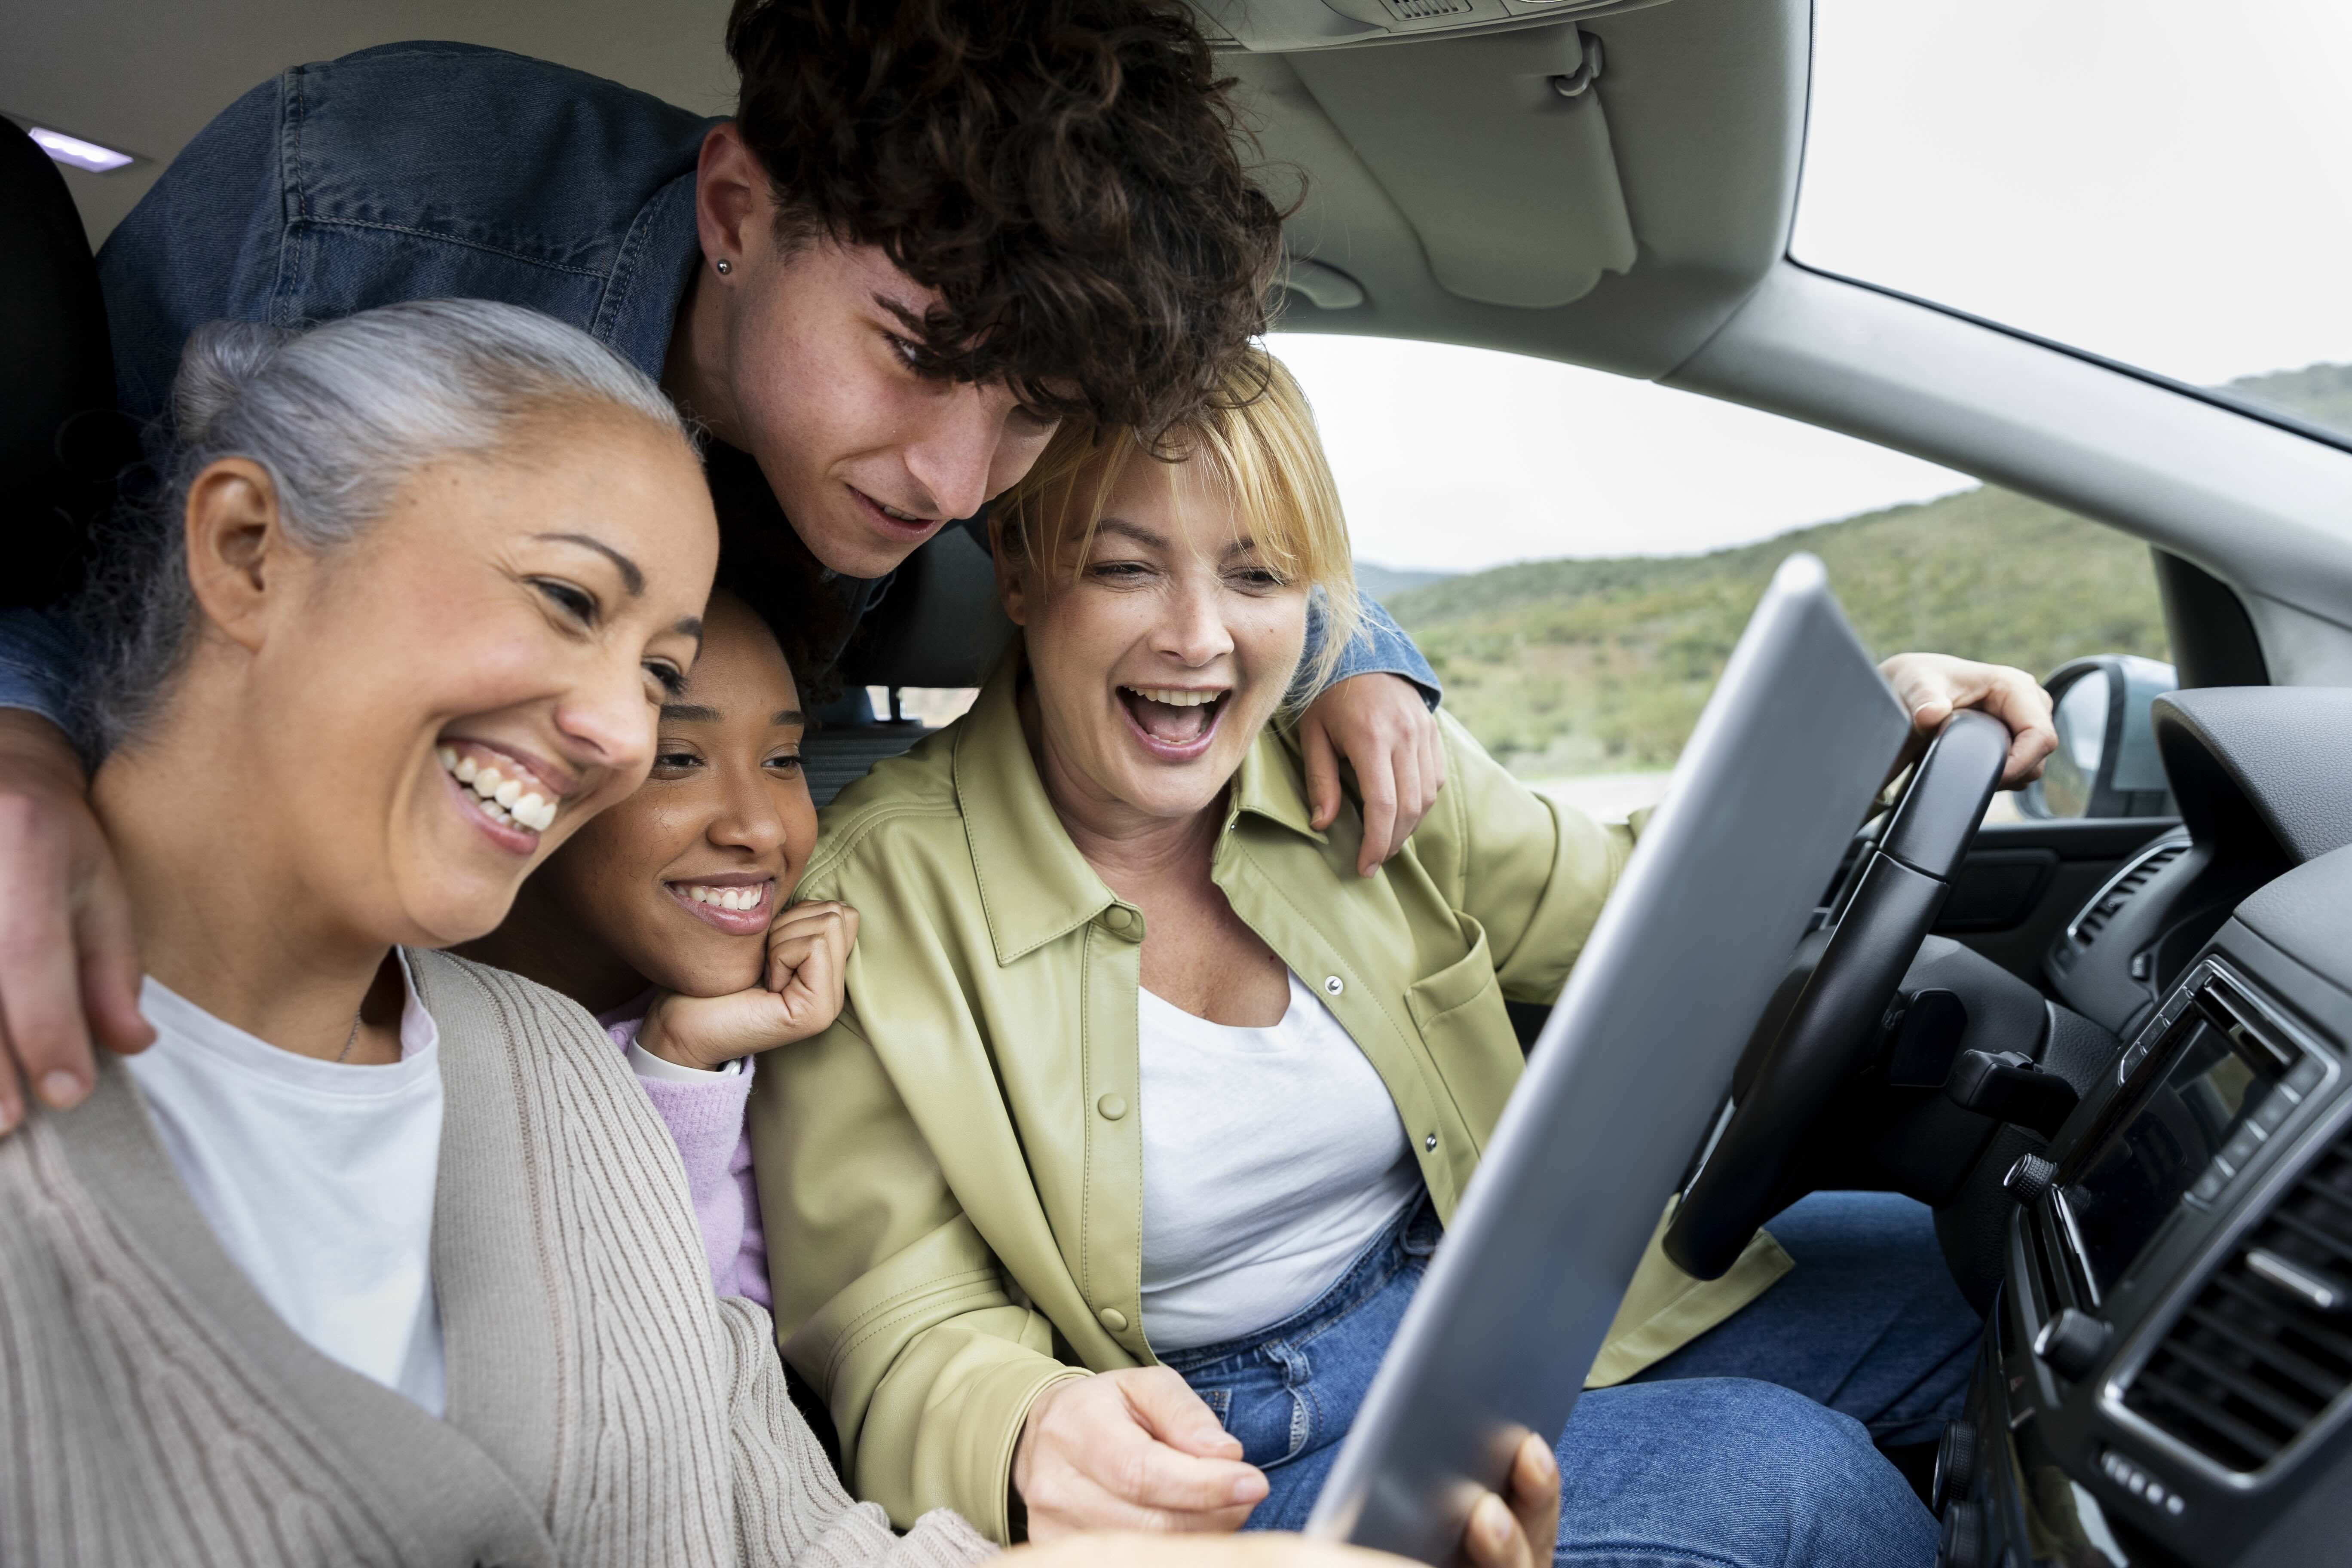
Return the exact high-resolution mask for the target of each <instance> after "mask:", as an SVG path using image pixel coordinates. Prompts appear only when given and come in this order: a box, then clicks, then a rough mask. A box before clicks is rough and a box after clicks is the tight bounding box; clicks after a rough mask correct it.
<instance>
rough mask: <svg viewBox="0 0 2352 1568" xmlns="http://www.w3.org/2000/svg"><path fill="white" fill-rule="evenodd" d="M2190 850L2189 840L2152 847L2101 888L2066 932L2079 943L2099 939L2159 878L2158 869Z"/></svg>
mask: <svg viewBox="0 0 2352 1568" xmlns="http://www.w3.org/2000/svg"><path fill="white" fill-rule="evenodd" d="M2188 853H2189V844H2188V841H2187V840H2185V839H2182V840H2179V841H2177V842H2174V843H2169V844H2159V845H2158V846H2157V847H2155V848H2154V849H2151V850H2149V851H2148V852H2147V854H2146V855H2144V856H2142V857H2141V858H2139V859H2137V860H2136V861H2134V862H2133V863H2132V864H2131V865H2130V866H2128V867H2126V868H2125V869H2124V872H2123V874H2122V875H2121V876H2119V877H2117V878H2116V879H2115V880H2114V881H2112V882H2109V883H2108V884H2107V885H2106V886H2105V887H2104V888H2102V889H2099V896H2098V897H2097V898H2095V899H2093V900H2091V907H2090V908H2089V909H2086V910H2084V911H2083V912H2082V913H2081V914H2079V915H2076V916H2075V917H2074V924H2073V925H2071V926H2069V927H2067V928H2066V934H2067V935H2068V936H2069V937H2072V938H2073V939H2074V945H2075V946H2077V947H2088V946H2090V945H2091V943H2092V942H2095V941H2096V940H2097V939H2098V935H2099V932H2100V931H2104V930H2105V929H2106V925H2107V922H2108V921H2111V920H2113V919H2115V918H2116V914H2117V913H2119V912H2120V911H2121V910H2122V909H2123V907H2124V906H2125V905H2126V904H2127V903H2130V902H2131V901H2132V900H2133V899H2134V898H2135V897H2137V895H2138V893H2139V890H2140V889H2142V888H2145V887H2147V885H2148V884H2149V883H2150V882H2152V881H2154V880H2156V874H2157V873H2158V871H2161V870H2163V869H2164V868H2166V867H2167V866H2169V865H2171V864H2172V863H2173V862H2174V861H2175V860H2178V859H2179V858H2181V857H2182V856H2183V855H2186V854H2188Z"/></svg>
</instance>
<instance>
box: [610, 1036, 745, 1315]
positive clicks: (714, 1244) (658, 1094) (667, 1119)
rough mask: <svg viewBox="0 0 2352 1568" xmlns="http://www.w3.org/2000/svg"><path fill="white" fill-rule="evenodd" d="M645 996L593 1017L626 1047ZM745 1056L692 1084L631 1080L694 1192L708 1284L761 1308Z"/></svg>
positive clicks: (643, 1077) (646, 1077) (615, 1041)
mask: <svg viewBox="0 0 2352 1568" xmlns="http://www.w3.org/2000/svg"><path fill="white" fill-rule="evenodd" d="M646 1000H647V999H646V998H644V997H640V998H639V999H638V1000H636V1001H635V1002H633V1003H631V1004H630V1005H628V1006H626V1007H623V1008H620V1009H618V1010H617V1011H615V1012H612V1013H607V1014H604V1016H601V1017H599V1018H598V1019H597V1020H596V1021H597V1022H598V1023H600V1024H602V1025H604V1032H605V1033H606V1034H607V1035H610V1036H611V1037H612V1038H613V1044H614V1045H615V1046H618V1047H620V1048H621V1049H622V1050H623V1051H626V1050H627V1049H628V1048H629V1047H631V1046H633V1045H635V1043H636V1038H637V1029H638V1026H640V1025H642V1024H643V1023H644V1022H645V1021H646ZM752 1060H753V1058H749V1057H746V1058H744V1059H743V1066H742V1069H741V1070H740V1071H738V1072H731V1073H706V1074H703V1075H701V1076H699V1077H698V1079H696V1080H695V1081H694V1082H692V1083H682V1082H677V1081H674V1080H672V1079H661V1078H654V1077H651V1076H649V1075H648V1074H646V1073H644V1072H640V1073H639V1074H638V1075H637V1082H638V1083H639V1085H641V1086H642V1087H643V1088H644V1089H645V1091H646V1097H647V1098H649V1099H650V1100H652V1101H653V1102H654V1110H656V1112H657V1113H658V1114H659V1115H660V1117H661V1119H662V1123H663V1125H664V1126H666V1127H667V1128H668V1129H669V1136H670V1141H671V1142H674V1143H676V1144H677V1152H678V1158H679V1159H681V1160H683V1161H684V1162H685V1163H686V1185H687V1190H688V1192H689V1193H690V1194H693V1197H694V1217H695V1221H696V1223H697V1224H698V1225H699V1226H701V1227H702V1253H703V1257H704V1258H706V1259H707V1260H708V1261H709V1265H710V1283H711V1287H712V1289H715V1290H717V1291H718V1292H719V1295H721V1296H743V1297H748V1298H750V1299H751V1300H754V1301H757V1302H758V1303H760V1305H761V1306H762V1307H765V1306H767V1305H769V1304H770V1303H769V1289H768V1238H767V1235H766V1233H765V1232H763V1231H762V1230H761V1228H760V1193H759V1189H758V1187H757V1186H755V1185H754V1184H753V1183H752V1180H751V1139H750V1138H749V1137H748V1136H746V1135H745V1133H744V1131H743V1108H744V1106H745V1105H747V1104H748V1103H749V1102H750V1100H751V1070H752Z"/></svg>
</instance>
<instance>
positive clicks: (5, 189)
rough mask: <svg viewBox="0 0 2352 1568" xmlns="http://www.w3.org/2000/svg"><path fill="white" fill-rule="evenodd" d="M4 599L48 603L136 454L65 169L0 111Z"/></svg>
mask: <svg viewBox="0 0 2352 1568" xmlns="http://www.w3.org/2000/svg"><path fill="white" fill-rule="evenodd" d="M0 213H5V214H6V215H7V218H6V221H5V222H0V541H5V549H6V551H7V553H8V569H7V570H6V571H5V572H0V604H5V605H26V604H47V603H48V602H49V601H51V600H53V599H55V598H56V597H57V596H58V595H59V594H61V593H63V592H65V591H66V590H67V589H68V588H69V587H70V586H71V585H72V583H73V581H74V579H75V577H76V576H77V575H78V574H79V570H80V565H81V559H82V549H83V541H84V539H85V537H86V529H87V527H88V524H89V521H90V519H91V518H92V516H93V515H94V512H95V509H97V508H99V507H101V506H103V505H104V504H105V500H106V498H107V496H108V494H109V493H110V485H111V482H112V479H113V477H114V475H115V474H116V472H118V471H119V470H120V469H121V468H122V466H123V465H124V464H126V463H128V462H131V461H132V460H134V459H135V458H136V457H137V453H138V446H137V440H136V437H135V434H134V433H133V432H132V431H131V427H130V426H129V425H128V423H127V422H126V421H124V420H123V419H122V418H121V416H119V415H117V414H116V413H115V412H114V359H113V354H112V353H111V351H110V347H109V344H108V342H107V335H106V303H105V300H104V299H103V297H102V296H101V295H100V293H99V288H98V267H97V264H96V262H95V261H94V260H93V259H92V258H91V256H90V253H89V239H88V238H87V237H85V236H84V234H83V233H82V226H81V216H80V215H79V213H78V212H76V211H75V210H74V202H73V194H72V193H71V192H70V191H68V189H67V188H66V182H65V177H64V176H63V175H62V174H59V173H58V168H57V165H56V164H54V163H50V162H49V158H48V154H47V153H44V152H42V151H41V149H40V148H39V146H37V144H36V143H35V142H34V141H33V139H32V138H31V137H30V136H27V135H26V134H25V132H23V131H21V130H19V129H18V128H17V127H16V125H14V124H12V123H9V122H8V121H0Z"/></svg>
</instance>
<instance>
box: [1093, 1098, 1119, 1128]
mask: <svg viewBox="0 0 2352 1568" xmlns="http://www.w3.org/2000/svg"><path fill="white" fill-rule="evenodd" d="M1095 1109H1096V1110H1099V1111H1101V1112H1102V1114H1103V1120H1104V1121H1118V1119H1119V1118H1120V1117H1122V1116H1125V1115H1126V1114H1127V1100H1125V1099H1124V1098H1123V1097H1121V1096H1119V1095H1116V1094H1106V1095H1104V1096H1103V1097H1102V1098H1101V1099H1100V1100H1096V1101H1095Z"/></svg>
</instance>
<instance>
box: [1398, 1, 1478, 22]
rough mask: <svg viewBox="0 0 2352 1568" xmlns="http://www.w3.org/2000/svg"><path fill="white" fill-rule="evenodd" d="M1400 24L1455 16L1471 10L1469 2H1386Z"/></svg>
mask: <svg viewBox="0 0 2352 1568" xmlns="http://www.w3.org/2000/svg"><path fill="white" fill-rule="evenodd" d="M1388 7H1389V10H1390V11H1391V13H1392V14H1393V15H1394V16H1396V19H1397V20H1398V21H1400V22H1421V21H1426V20H1427V19H1428V18H1430V17H1432V16H1459V15H1461V14H1462V13H1463V12H1465V11H1467V10H1469V9H1470V8H1471V5H1470V0H1388Z"/></svg>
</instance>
